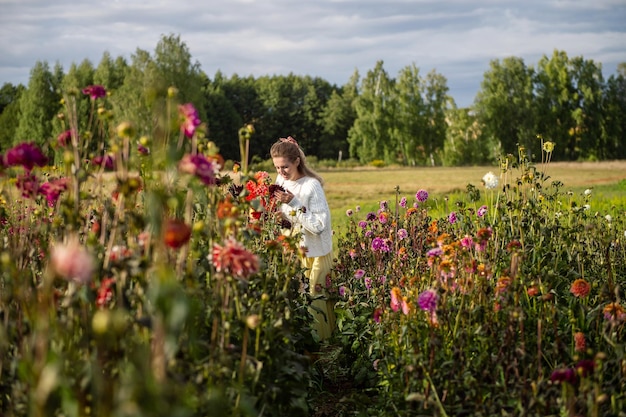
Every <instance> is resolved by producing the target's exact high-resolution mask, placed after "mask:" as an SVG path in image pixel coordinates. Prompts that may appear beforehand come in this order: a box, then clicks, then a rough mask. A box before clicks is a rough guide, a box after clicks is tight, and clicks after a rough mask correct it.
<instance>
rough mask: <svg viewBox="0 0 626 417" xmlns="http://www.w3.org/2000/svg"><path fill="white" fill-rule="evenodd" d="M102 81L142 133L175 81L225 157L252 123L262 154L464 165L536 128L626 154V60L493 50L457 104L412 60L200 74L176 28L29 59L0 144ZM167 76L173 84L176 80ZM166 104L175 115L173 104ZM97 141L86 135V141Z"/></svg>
mask: <svg viewBox="0 0 626 417" xmlns="http://www.w3.org/2000/svg"><path fill="white" fill-rule="evenodd" d="M89 85H102V86H104V87H105V88H106V90H107V92H108V97H107V100H106V105H102V106H103V107H100V108H98V109H97V112H98V114H99V115H100V116H102V117H110V118H111V120H109V122H110V124H111V125H115V124H116V123H121V122H122V121H125V122H131V123H132V125H133V127H134V128H135V129H136V130H137V132H138V134H139V135H140V136H144V137H147V138H151V137H157V136H158V133H159V132H160V131H163V130H167V129H168V128H169V127H168V126H163V125H162V122H159V120H161V118H159V117H155V115H156V114H164V113H166V112H172V111H173V110H172V109H171V108H169V107H168V106H171V98H172V92H173V91H175V96H176V100H177V101H178V102H180V103H192V104H193V105H194V106H195V108H196V109H197V110H198V112H199V115H200V118H201V119H202V121H204V122H206V139H207V141H210V142H211V144H214V145H215V146H217V147H218V148H219V151H220V153H221V154H222V156H223V157H224V158H225V159H227V160H233V161H237V160H238V159H239V157H240V150H239V142H238V138H237V132H238V131H239V129H240V128H241V127H242V126H244V125H249V124H252V125H253V126H254V129H255V134H254V137H253V139H252V140H251V142H250V155H251V156H252V159H253V161H254V160H255V159H258V160H264V159H267V158H268V157H269V155H268V149H269V147H270V145H271V144H272V143H273V142H274V141H275V140H276V139H277V138H279V137H285V136H287V135H291V136H293V137H294V138H296V139H297V140H298V142H299V143H300V145H301V146H302V148H303V149H304V150H305V152H306V153H307V154H309V155H313V156H315V157H317V158H318V159H320V160H331V161H338V160H340V159H343V160H348V159H349V160H353V161H355V163H360V164H372V163H373V164H376V163H378V164H401V165H408V166H419V165H449V166H452V165H472V164H484V163H494V162H496V161H497V160H498V158H499V157H500V156H502V155H506V154H514V153H517V152H518V148H519V147H520V146H521V147H522V149H524V148H525V149H527V150H528V152H531V151H534V152H536V151H537V150H538V149H539V147H538V146H537V145H536V141H537V137H538V136H540V137H541V138H543V140H547V141H551V142H553V143H554V144H555V148H554V152H553V160H569V161H577V160H607V159H625V158H626V63H622V64H620V65H619V66H618V71H617V73H616V74H613V75H611V76H610V77H608V79H605V78H604V76H603V74H602V68H601V65H599V64H597V63H595V62H593V61H592V60H586V59H584V58H583V57H574V58H569V57H568V56H567V54H566V53H565V52H564V51H557V50H555V51H554V52H553V55H552V56H550V57H548V56H545V55H544V56H543V57H542V58H541V59H540V60H539V62H538V63H537V65H536V67H531V66H527V65H526V64H525V63H524V61H523V60H522V59H521V58H517V57H509V58H505V59H502V60H494V61H492V62H491V63H490V68H489V70H488V71H486V72H485V74H484V78H483V81H482V83H481V88H480V90H479V92H478V93H477V95H476V97H475V99H474V102H473V104H472V105H471V106H470V107H468V108H458V107H457V106H456V104H455V102H454V99H453V98H452V97H451V96H450V95H449V94H448V93H449V88H448V86H447V80H446V78H445V77H444V76H443V75H442V74H439V73H437V72H436V71H434V70H432V71H430V72H429V73H427V74H425V75H423V74H421V73H420V69H419V68H418V67H417V66H416V65H415V64H412V65H409V66H407V67H405V68H403V69H402V70H400V71H399V73H398V74H397V75H396V77H395V78H394V77H393V76H391V75H390V74H389V73H388V72H387V71H386V70H385V68H384V63H383V62H382V61H379V62H377V63H376V65H375V67H374V68H373V69H371V70H369V71H367V73H366V74H364V75H362V76H361V74H359V72H358V71H355V72H354V74H353V75H352V76H351V77H350V79H349V80H348V82H347V83H346V84H345V85H343V86H337V85H334V84H330V83H329V82H328V81H326V80H324V79H322V78H319V77H311V76H308V75H307V76H297V75H293V74H289V75H286V76H284V75H273V76H261V77H257V78H254V77H252V76H247V77H241V76H238V75H236V74H235V75H232V76H230V77H227V76H225V75H224V74H223V73H221V72H220V71H217V72H216V73H215V75H214V76H213V78H212V79H211V78H209V77H208V76H207V75H206V74H205V73H204V72H203V71H202V69H201V67H200V65H199V63H197V62H194V61H193V59H192V55H191V53H190V51H189V49H188V48H187V46H186V44H185V43H184V42H182V41H181V39H180V37H179V36H176V35H168V36H163V37H162V38H161V40H160V41H159V42H158V44H157V46H156V48H155V50H154V52H153V53H150V52H148V51H145V50H141V49H137V50H136V52H135V53H134V54H132V55H131V57H130V62H129V61H128V60H126V59H124V58H122V57H117V58H113V57H112V56H111V55H110V54H109V53H107V52H105V53H104V54H103V56H102V59H101V61H100V62H99V64H98V65H97V66H94V65H93V64H92V63H91V62H90V61H89V60H83V61H82V62H81V63H79V64H75V63H74V64H72V65H71V66H70V68H69V69H68V71H67V72H65V71H64V69H63V68H62V67H61V66H60V64H58V63H57V64H56V65H54V66H53V67H51V66H50V65H49V64H48V63H47V62H45V61H44V62H42V61H39V62H37V63H36V64H35V66H34V67H33V68H32V69H31V72H30V78H29V82H28V85H27V86H23V85H21V84H20V85H17V86H15V85H12V84H10V83H5V84H4V85H3V86H2V88H1V89H0V152H4V151H5V150H6V149H8V148H10V147H11V146H13V145H15V144H16V143H20V142H24V141H28V142H35V143H37V144H38V145H40V146H41V147H42V148H43V149H50V148H51V147H52V146H54V142H55V140H56V138H57V136H58V135H59V134H60V133H61V132H62V131H63V129H64V126H65V125H66V124H65V123H64V120H63V117H64V115H63V114H62V113H61V109H62V106H63V100H64V99H66V98H67V96H68V94H70V95H73V97H76V100H75V105H76V109H77V113H78V115H79V119H80V125H79V126H80V128H87V125H88V124H89V123H90V122H89V114H91V113H92V112H93V111H94V109H93V108H92V107H91V106H93V102H92V101H90V100H89V97H82V96H81V95H80V94H77V92H80V90H81V89H82V88H83V87H86V86H89ZM173 88H175V90H174V89H173ZM172 117H174V116H172ZM106 146H107V144H105V143H101V144H96V145H95V146H94V149H93V152H94V154H95V153H98V152H102V151H103V150H105V149H106Z"/></svg>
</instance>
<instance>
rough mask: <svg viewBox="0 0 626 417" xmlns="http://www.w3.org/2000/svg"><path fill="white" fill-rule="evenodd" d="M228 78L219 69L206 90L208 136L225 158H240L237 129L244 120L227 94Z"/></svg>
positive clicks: (236, 159)
mask: <svg viewBox="0 0 626 417" xmlns="http://www.w3.org/2000/svg"><path fill="white" fill-rule="evenodd" d="M227 83H228V80H227V79H226V78H225V77H224V75H223V74H222V73H221V72H220V71H218V72H217V73H216V74H215V77H214V79H213V81H212V82H209V83H208V85H207V87H206V89H205V92H204V109H205V111H206V117H205V118H204V119H203V120H206V121H207V123H208V125H209V126H210V128H209V131H208V135H207V137H208V138H209V140H211V141H212V142H213V143H215V145H216V146H217V147H218V148H219V150H220V154H221V155H222V156H223V157H224V158H225V159H230V160H235V161H238V160H239V159H240V154H239V143H238V140H237V131H238V129H239V128H240V127H241V126H243V124H244V121H243V120H242V118H241V116H240V115H239V113H238V112H237V109H236V108H235V105H234V104H233V102H232V101H231V100H230V99H229V97H228V95H227V90H228V89H227V88H226V84H227Z"/></svg>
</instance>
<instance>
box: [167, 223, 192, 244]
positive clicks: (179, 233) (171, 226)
mask: <svg viewBox="0 0 626 417" xmlns="http://www.w3.org/2000/svg"><path fill="white" fill-rule="evenodd" d="M190 237H191V226H189V225H187V224H186V223H185V222H184V221H182V220H178V219H168V220H166V221H165V223H164V224H163V241H164V242H165V244H166V245H167V246H169V247H170V248H172V249H178V248H180V247H182V246H183V245H184V244H186V243H187V242H189V238H190Z"/></svg>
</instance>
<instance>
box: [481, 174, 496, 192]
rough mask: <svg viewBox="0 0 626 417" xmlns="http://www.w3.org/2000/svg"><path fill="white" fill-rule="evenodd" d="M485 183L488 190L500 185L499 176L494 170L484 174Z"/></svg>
mask: <svg viewBox="0 0 626 417" xmlns="http://www.w3.org/2000/svg"><path fill="white" fill-rule="evenodd" d="M483 184H485V188H487V189H488V190H490V189H493V188H496V187H497V186H498V177H496V175H495V174H494V173H493V172H491V171H489V172H488V173H486V174H485V175H484V176H483Z"/></svg>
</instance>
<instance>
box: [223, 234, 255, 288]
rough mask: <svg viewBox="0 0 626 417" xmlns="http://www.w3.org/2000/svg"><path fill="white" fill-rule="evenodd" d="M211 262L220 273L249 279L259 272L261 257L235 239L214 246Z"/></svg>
mask: <svg viewBox="0 0 626 417" xmlns="http://www.w3.org/2000/svg"><path fill="white" fill-rule="evenodd" d="M211 261H212V263H213V265H214V266H215V269H216V270H217V271H218V272H227V273H231V274H233V275H234V276H236V277H238V278H244V279H246V278H248V277H249V276H250V275H252V274H255V273H257V272H258V271H259V266H260V265H259V257H258V256H257V255H255V254H254V253H252V252H250V251H248V250H247V249H246V248H245V247H244V246H243V245H242V244H241V243H239V242H237V241H236V240H235V239H234V238H232V237H231V238H229V239H227V240H226V241H225V242H224V245H223V246H222V245H218V244H217V243H216V244H214V245H213V251H212V253H211Z"/></svg>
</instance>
